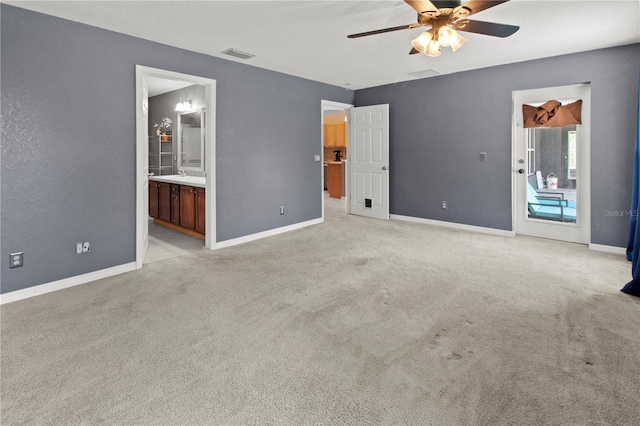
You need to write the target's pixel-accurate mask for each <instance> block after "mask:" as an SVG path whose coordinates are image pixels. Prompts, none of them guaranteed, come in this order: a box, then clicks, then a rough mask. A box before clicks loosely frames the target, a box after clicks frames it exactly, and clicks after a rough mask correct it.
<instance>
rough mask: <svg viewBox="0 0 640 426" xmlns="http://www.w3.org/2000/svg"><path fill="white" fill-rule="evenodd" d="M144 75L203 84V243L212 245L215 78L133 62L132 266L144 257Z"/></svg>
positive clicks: (139, 265) (146, 215) (146, 212)
mask: <svg viewBox="0 0 640 426" xmlns="http://www.w3.org/2000/svg"><path fill="white" fill-rule="evenodd" d="M146 77H156V78H164V79H168V80H181V81H188V82H191V83H193V84H202V85H203V86H204V88H205V108H206V110H207V114H206V115H205V164H206V174H205V190H206V201H205V209H206V212H205V217H206V219H205V226H206V228H205V247H206V248H208V249H214V248H215V245H216V208H215V206H216V203H215V201H216V185H215V183H216V180H215V177H216V80H213V79H210V78H205V77H198V76H194V75H189V74H182V73H178V72H173V71H167V70H162V69H158V68H150V67H145V66H142V65H136V268H137V269H140V268H142V264H143V260H144V256H145V253H144V250H145V247H144V235H143V232H144V221H147V220H148V218H149V206H148V204H147V203H145V198H146V197H145V194H144V193H143V189H142V188H143V185H144V179H145V178H146V175H145V174H146V170H148V167H149V155H148V152H149V146H148V143H149V142H148V140H147V138H145V135H147V133H148V130H147V129H146V128H144V119H143V117H141V113H140V108H138V106H139V104H140V102H142V99H143V97H144V93H143V81H144V80H143V79H145V78H146Z"/></svg>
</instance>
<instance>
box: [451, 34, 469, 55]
mask: <svg viewBox="0 0 640 426" xmlns="http://www.w3.org/2000/svg"><path fill="white" fill-rule="evenodd" d="M466 42H467V39H466V38H464V37H462V36H461V35H460V34H457V37H456V40H454V42H453V43H451V50H452V51H454V52H455V51H456V50H458V49H460V48H461V47H462V45H463V44H465V43H466Z"/></svg>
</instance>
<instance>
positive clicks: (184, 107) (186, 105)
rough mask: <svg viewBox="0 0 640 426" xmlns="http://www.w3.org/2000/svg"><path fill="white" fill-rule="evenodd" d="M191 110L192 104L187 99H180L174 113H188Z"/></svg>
mask: <svg viewBox="0 0 640 426" xmlns="http://www.w3.org/2000/svg"><path fill="white" fill-rule="evenodd" d="M191 109H193V102H192V101H191V99H189V98H180V102H178V103H177V104H176V111H190V110H191Z"/></svg>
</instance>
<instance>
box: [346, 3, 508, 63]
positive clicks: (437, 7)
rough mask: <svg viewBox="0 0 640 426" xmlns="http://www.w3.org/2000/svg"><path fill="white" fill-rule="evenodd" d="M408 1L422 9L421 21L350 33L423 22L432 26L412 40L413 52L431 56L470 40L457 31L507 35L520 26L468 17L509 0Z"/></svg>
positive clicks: (374, 32) (403, 26)
mask: <svg viewBox="0 0 640 426" xmlns="http://www.w3.org/2000/svg"><path fill="white" fill-rule="evenodd" d="M404 1H405V3H407V4H408V5H409V6H411V7H412V8H414V9H415V10H416V11H417V12H418V22H417V23H415V24H408V25H400V26H398V27H391V28H383V29H380V30H374V31H367V32H364V33H357V34H351V35H348V36H347V37H348V38H358V37H365V36H370V35H374V34H382V33H388V32H391V31H398V30H409V29H412V28H418V27H421V26H425V27H430V28H428V29H427V31H425V32H423V33H422V34H420V35H419V36H418V37H417V38H415V39H414V40H413V41H412V42H411V45H412V46H413V49H411V51H410V52H409V54H410V55H413V54H416V53H424V54H425V55H427V56H432V57H436V56H440V54H441V52H440V46H451V50H453V51H454V52H455V51H456V50H458V49H459V48H460V47H461V46H462V45H463V44H464V43H465V42H466V41H467V39H466V38H464V37H462V36H461V35H460V34H458V32H457V31H463V32H465V31H466V32H469V33H476V34H484V35H488V36H493V37H503V38H504V37H509V36H510V35H512V34H513V33H515V32H516V31H518V29H519V28H520V27H518V26H515V25H507V24H496V23H494V22H484V21H475V20H474V21H472V20H469V19H467V17H469V16H471V15H473V14H475V13H478V12H482V11H483V10H485V9H489V8H490V7H494V6H497V5H499V4H501V3H506V2H508V1H509V0H496V1H485V0H470V1H468V2H466V3H461V1H460V0H440V1H438V0H433V1H429V0H404Z"/></svg>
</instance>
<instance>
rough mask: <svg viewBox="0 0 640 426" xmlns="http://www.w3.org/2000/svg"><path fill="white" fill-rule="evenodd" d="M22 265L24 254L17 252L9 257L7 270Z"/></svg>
mask: <svg viewBox="0 0 640 426" xmlns="http://www.w3.org/2000/svg"><path fill="white" fill-rule="evenodd" d="M22 265H24V253H23V252H21V251H19V252H17V253H11V254H10V255H9V269H11V268H19V267H21V266H22Z"/></svg>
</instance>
